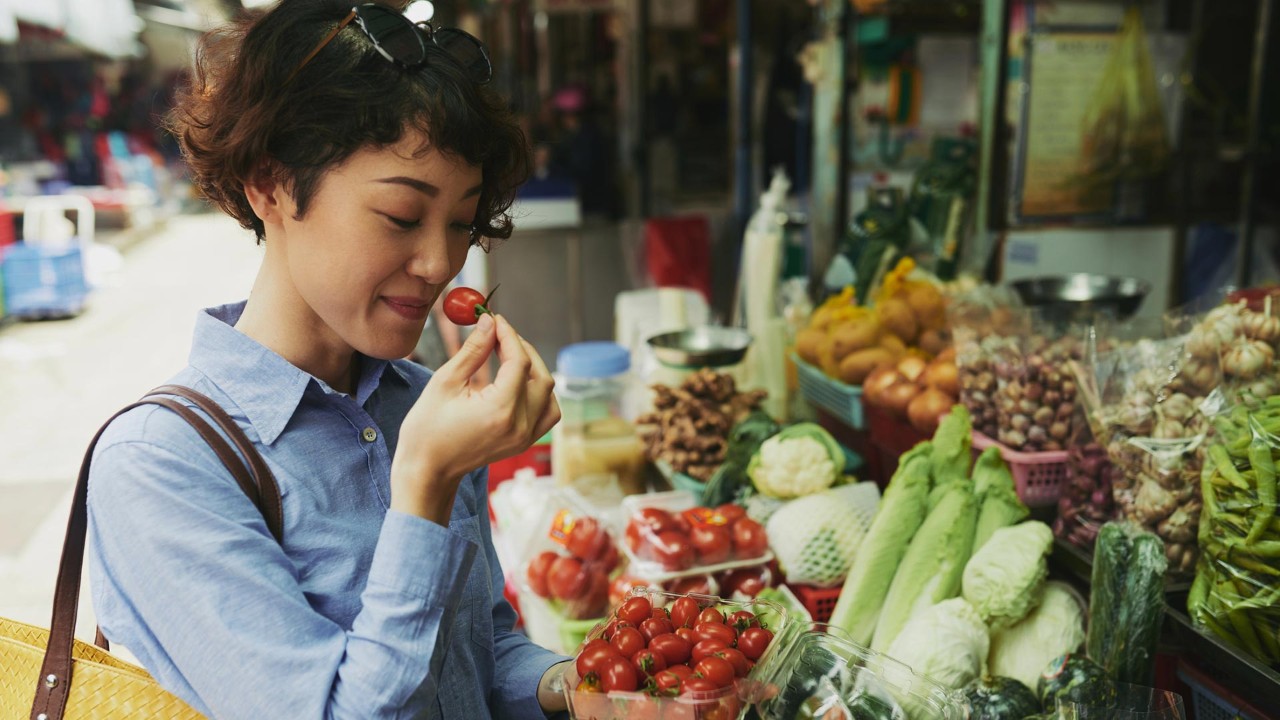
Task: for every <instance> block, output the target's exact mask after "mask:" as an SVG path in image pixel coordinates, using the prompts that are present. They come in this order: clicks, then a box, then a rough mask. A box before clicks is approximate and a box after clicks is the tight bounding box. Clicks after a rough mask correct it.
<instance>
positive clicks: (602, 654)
mask: <svg viewBox="0 0 1280 720" xmlns="http://www.w3.org/2000/svg"><path fill="white" fill-rule="evenodd" d="M611 657H618V651H617V650H614V649H613V646H612V645H610V644H609V641H608V640H604V639H601V638H596V639H595V640H592V641H591V642H589V643H587V644H586V645H584V646H582V652H580V653H578V659H577V660H576V661H575V662H574V668H576V669H577V671H578V676H579V677H583V678H585V677H587V675H589V674H590V673H593V672H595V671H596V670H598V669H599V668H600V663H601V662H602V661H604V660H606V659H608V658H611Z"/></svg>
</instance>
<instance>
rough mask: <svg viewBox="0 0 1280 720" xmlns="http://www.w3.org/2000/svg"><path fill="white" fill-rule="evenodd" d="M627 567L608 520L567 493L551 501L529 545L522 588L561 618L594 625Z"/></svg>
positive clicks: (521, 568)
mask: <svg viewBox="0 0 1280 720" xmlns="http://www.w3.org/2000/svg"><path fill="white" fill-rule="evenodd" d="M625 567H626V562H625V558H624V557H623V555H622V554H621V551H620V550H619V546H618V542H617V537H616V533H615V530H614V529H613V528H612V527H610V523H609V522H607V519H606V518H602V517H599V515H598V513H597V511H595V510H594V509H593V508H592V506H591V504H590V503H588V502H587V501H586V499H585V498H583V497H582V496H581V495H580V494H578V493H576V492H574V491H573V490H572V489H569V488H561V489H557V490H556V491H555V492H553V493H552V494H551V495H550V496H549V497H548V498H547V502H546V504H545V506H544V509H543V512H542V514H541V517H540V519H539V520H538V521H537V523H536V524H534V525H533V530H532V533H531V535H530V536H529V537H528V538H527V540H526V542H525V554H524V558H523V560H522V561H521V562H520V566H519V573H518V582H519V584H520V587H521V589H522V590H524V591H525V592H527V593H530V594H532V595H535V596H537V597H539V598H542V599H544V600H547V601H548V602H549V603H550V605H551V606H552V608H553V609H554V610H556V612H557V614H558V615H559V616H560V617H562V618H564V619H566V620H573V621H577V620H591V619H595V618H599V617H602V616H603V615H605V614H606V612H607V611H608V608H609V597H608V591H609V582H610V580H611V578H612V577H614V576H615V575H617V574H618V573H619V572H621V571H622V570H623V569H625Z"/></svg>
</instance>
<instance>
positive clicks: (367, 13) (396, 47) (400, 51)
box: [360, 5, 426, 65]
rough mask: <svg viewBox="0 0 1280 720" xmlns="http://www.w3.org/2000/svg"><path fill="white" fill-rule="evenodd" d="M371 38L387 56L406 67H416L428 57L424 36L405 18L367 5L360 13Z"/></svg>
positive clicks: (390, 11)
mask: <svg viewBox="0 0 1280 720" xmlns="http://www.w3.org/2000/svg"><path fill="white" fill-rule="evenodd" d="M360 16H361V19H362V20H364V25H365V29H366V30H367V31H368V33H369V36H370V37H372V38H373V39H374V41H375V42H377V43H378V46H379V47H381V48H382V49H383V50H384V51H385V52H386V53H387V54H389V55H391V57H393V58H395V59H396V60H399V61H400V62H402V63H404V64H405V65H416V64H418V63H420V62H422V60H423V58H424V57H425V55H426V46H425V45H424V44H423V41H422V34H421V33H420V32H419V31H418V28H416V27H415V26H414V25H413V23H412V22H410V21H409V20H408V19H407V18H406V17H405V16H403V15H401V14H399V13H397V12H394V11H392V10H388V9H385V8H382V7H379V6H376V5H374V6H369V5H366V6H364V7H363V8H362V10H361V13H360Z"/></svg>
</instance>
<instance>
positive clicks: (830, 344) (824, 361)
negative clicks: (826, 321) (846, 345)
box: [818, 335, 840, 379]
mask: <svg viewBox="0 0 1280 720" xmlns="http://www.w3.org/2000/svg"><path fill="white" fill-rule="evenodd" d="M818 367H820V368H822V372H824V373H826V374H827V377H833V378H837V379H838V378H839V377H840V361H839V360H837V359H836V353H835V342H834V339H833V338H832V337H831V336H830V335H823V336H822V344H821V345H819V346H818Z"/></svg>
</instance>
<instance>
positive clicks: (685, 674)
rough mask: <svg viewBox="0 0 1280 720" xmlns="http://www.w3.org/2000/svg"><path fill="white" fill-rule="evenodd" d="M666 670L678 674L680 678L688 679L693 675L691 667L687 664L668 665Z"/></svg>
mask: <svg viewBox="0 0 1280 720" xmlns="http://www.w3.org/2000/svg"><path fill="white" fill-rule="evenodd" d="M667 671H668V672H673V673H675V674H677V675H679V676H680V679H681V680H688V679H689V678H691V677H693V668H691V667H689V666H688V665H668V666H667Z"/></svg>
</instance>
